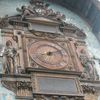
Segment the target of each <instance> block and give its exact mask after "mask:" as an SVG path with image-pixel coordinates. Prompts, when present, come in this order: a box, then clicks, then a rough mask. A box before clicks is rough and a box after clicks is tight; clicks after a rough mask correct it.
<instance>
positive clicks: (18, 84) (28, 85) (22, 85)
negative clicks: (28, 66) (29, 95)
mask: <svg viewBox="0 0 100 100" xmlns="http://www.w3.org/2000/svg"><path fill="white" fill-rule="evenodd" d="M16 87H17V88H18V89H20V88H23V89H32V86H31V82H26V81H17V82H16Z"/></svg>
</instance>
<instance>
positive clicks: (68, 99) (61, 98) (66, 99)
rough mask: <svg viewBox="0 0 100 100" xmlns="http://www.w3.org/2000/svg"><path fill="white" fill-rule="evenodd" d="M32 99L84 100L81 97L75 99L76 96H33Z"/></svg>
mask: <svg viewBox="0 0 100 100" xmlns="http://www.w3.org/2000/svg"><path fill="white" fill-rule="evenodd" d="M34 98H36V100H37V99H40V100H84V98H83V97H77V96H75V97H74V96H70V97H69V96H56V95H55V96H54V95H42V94H41V95H34Z"/></svg>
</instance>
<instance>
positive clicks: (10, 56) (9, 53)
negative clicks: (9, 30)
mask: <svg viewBox="0 0 100 100" xmlns="http://www.w3.org/2000/svg"><path fill="white" fill-rule="evenodd" d="M16 55H17V51H16V49H15V48H14V47H13V46H12V43H10V41H8V43H6V47H5V49H4V53H3V60H4V68H3V69H4V70H3V72H4V73H6V74H13V73H16V70H17V68H16V67H17V66H16Z"/></svg>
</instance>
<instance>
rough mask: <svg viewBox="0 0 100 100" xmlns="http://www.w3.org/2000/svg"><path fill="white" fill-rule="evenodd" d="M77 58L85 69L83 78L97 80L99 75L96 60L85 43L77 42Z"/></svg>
mask: <svg viewBox="0 0 100 100" xmlns="http://www.w3.org/2000/svg"><path fill="white" fill-rule="evenodd" d="M75 48H76V53H77V57H78V59H79V62H80V64H81V65H82V67H83V73H82V75H81V78H83V79H89V80H96V79H97V73H96V69H95V68H94V65H95V63H94V60H93V59H92V58H91V57H90V55H89V53H88V51H87V49H86V44H85V42H84V41H77V42H76V43H75Z"/></svg>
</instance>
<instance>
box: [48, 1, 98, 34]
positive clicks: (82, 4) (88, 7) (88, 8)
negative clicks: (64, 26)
mask: <svg viewBox="0 0 100 100" xmlns="http://www.w3.org/2000/svg"><path fill="white" fill-rule="evenodd" d="M49 1H50V2H53V3H57V4H59V5H61V6H64V7H66V8H67V9H70V10H71V11H73V12H75V13H77V14H78V15H80V16H81V17H83V19H85V21H87V22H88V23H89V25H90V26H91V27H92V30H93V33H95V35H98V34H99V32H100V1H98V0H49Z"/></svg>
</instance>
